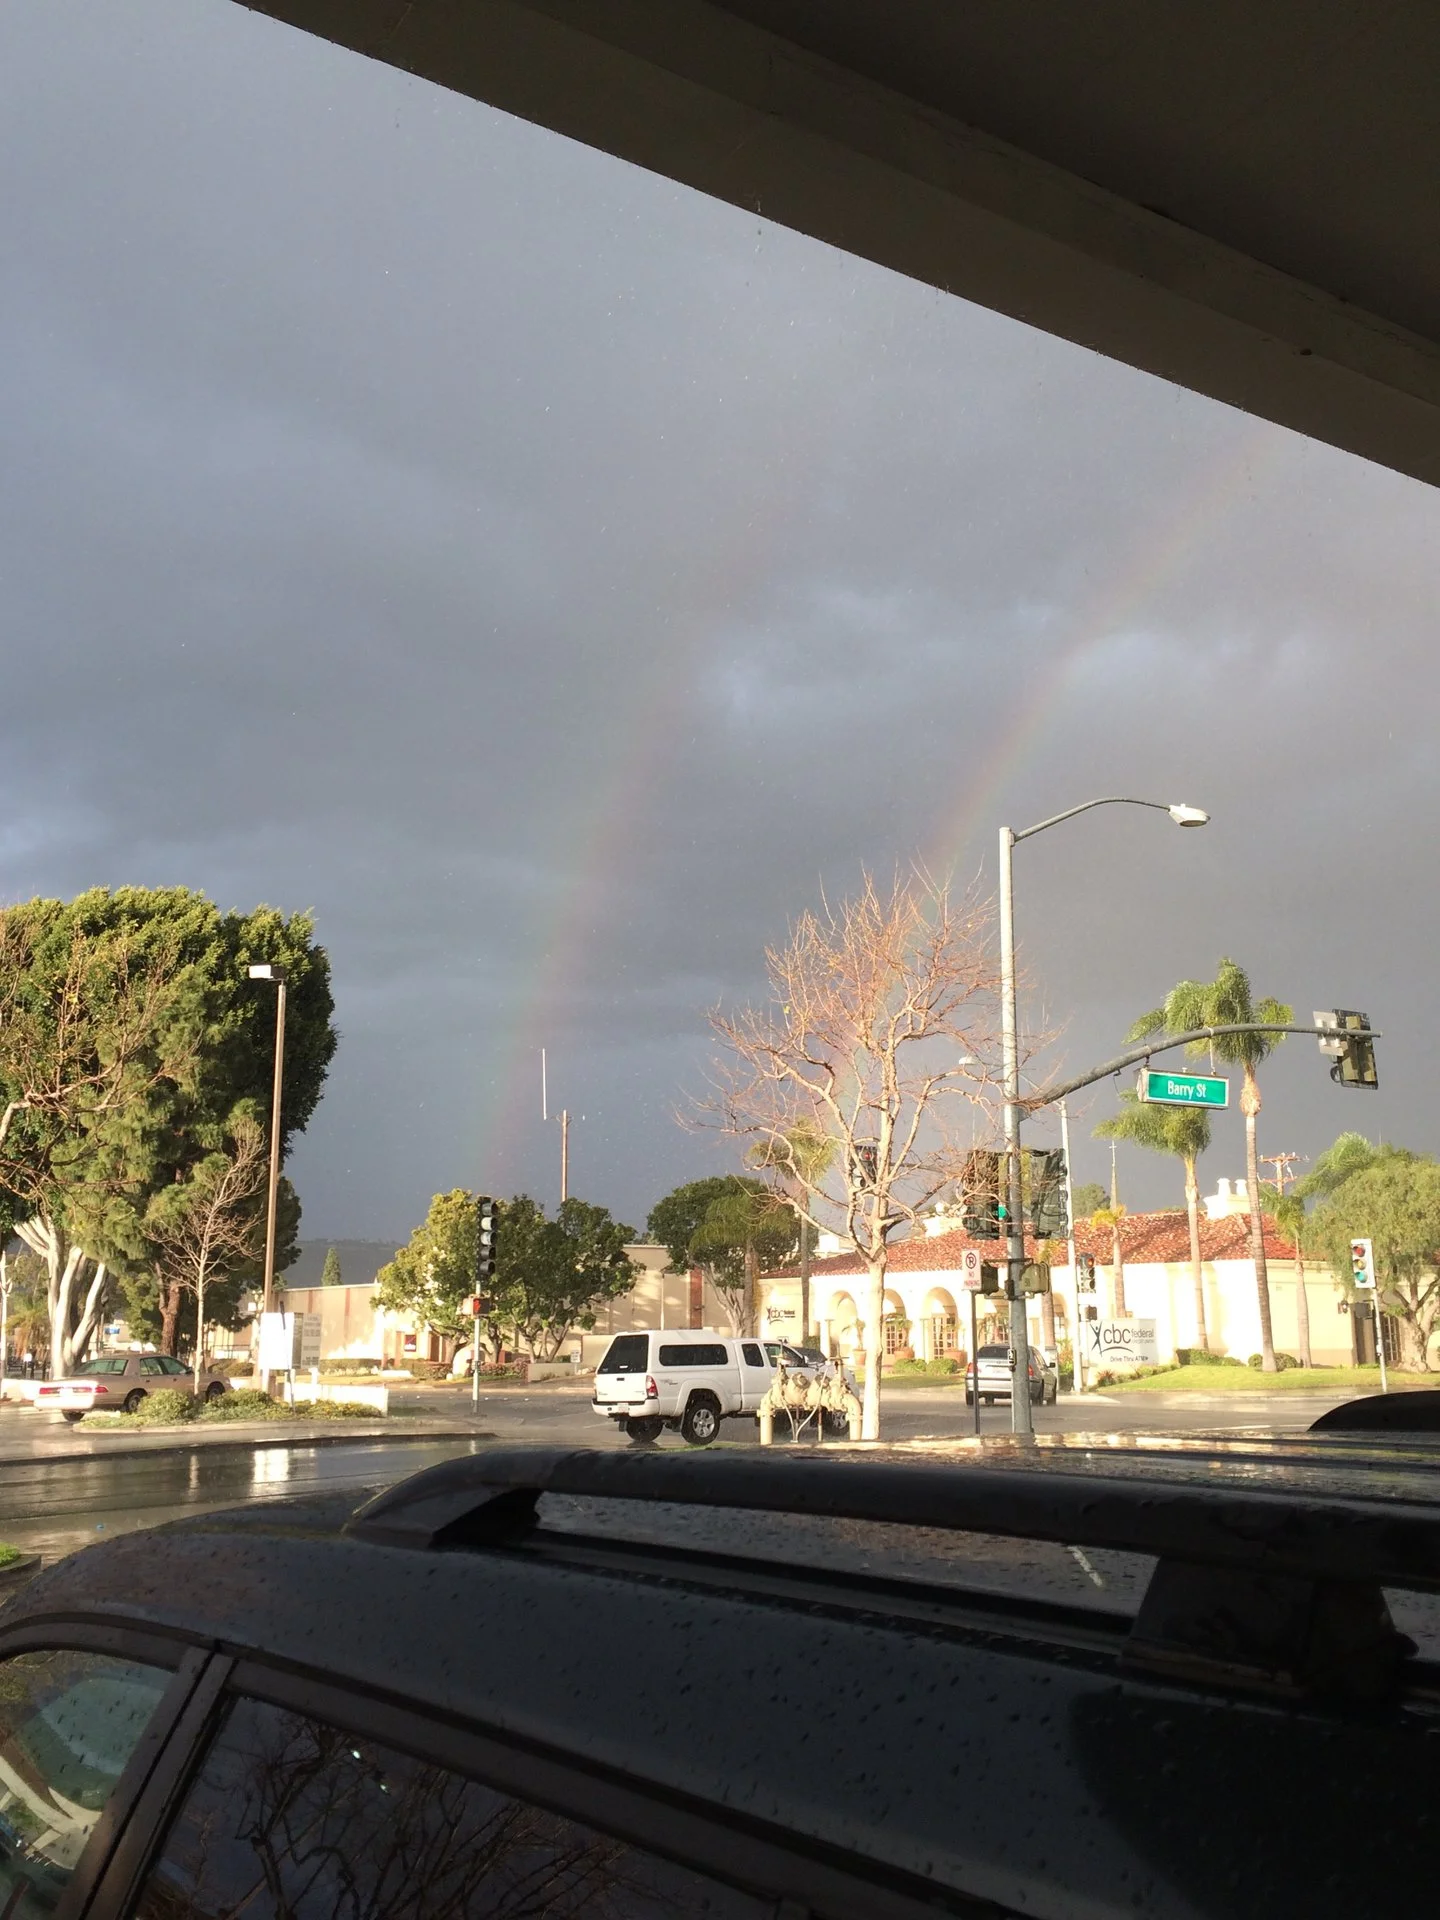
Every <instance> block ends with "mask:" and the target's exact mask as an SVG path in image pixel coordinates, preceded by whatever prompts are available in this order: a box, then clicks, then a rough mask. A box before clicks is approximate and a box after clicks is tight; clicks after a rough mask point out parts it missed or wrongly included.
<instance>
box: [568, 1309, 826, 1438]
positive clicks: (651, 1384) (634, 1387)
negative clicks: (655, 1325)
mask: <svg viewBox="0 0 1440 1920" xmlns="http://www.w3.org/2000/svg"><path fill="white" fill-rule="evenodd" d="M767 1349H773V1350H774V1352H775V1353H776V1354H778V1355H779V1356H780V1357H782V1358H784V1359H785V1362H786V1364H787V1365H792V1364H793V1365H797V1366H798V1365H803V1364H804V1363H803V1362H802V1361H801V1359H800V1356H799V1355H798V1354H792V1351H791V1350H790V1349H789V1348H786V1347H785V1346H783V1345H780V1346H777V1344H776V1343H775V1342H774V1341H768V1342H767V1341H762V1340H756V1339H753V1338H751V1337H750V1336H748V1335H744V1334H731V1333H714V1332H712V1331H710V1330H709V1329H708V1328H699V1329H696V1328H690V1327H668V1328H665V1329H662V1330H660V1331H654V1330H652V1331H651V1332H648V1333H617V1334H616V1335H615V1338H614V1339H613V1340H612V1341H611V1342H610V1345H609V1347H608V1348H607V1350H606V1353H605V1357H604V1359H602V1360H601V1362H600V1364H599V1366H598V1367H597V1368H596V1369H595V1394H594V1398H593V1399H592V1401H591V1403H590V1404H591V1405H592V1407H593V1408H594V1409H595V1412H596V1413H598V1414H600V1415H601V1416H602V1417H603V1418H605V1419H608V1420H614V1421H615V1422H616V1423H617V1425H619V1426H621V1427H623V1428H624V1429H625V1431H626V1432H627V1433H628V1434H629V1435H630V1438H631V1439H632V1440H637V1441H647V1440H657V1439H658V1438H659V1437H660V1434H661V1433H662V1432H663V1431H664V1429H665V1428H666V1427H672V1428H676V1427H678V1429H679V1430H680V1433H681V1434H682V1435H683V1437H684V1438H685V1439H686V1440H687V1441H688V1442H689V1443H690V1445H691V1446H692V1447H705V1446H708V1445H709V1444H710V1442H711V1441H712V1440H714V1439H716V1438H717V1437H718V1435H719V1432H720V1422H721V1421H722V1420H732V1419H736V1418H740V1417H744V1418H751V1417H753V1416H754V1415H755V1414H756V1413H758V1412H759V1409H760V1402H761V1401H762V1400H763V1399H764V1397H765V1394H766V1391H767V1390H768V1388H769V1386H770V1382H771V1380H772V1379H773V1378H774V1374H775V1359H774V1358H772V1354H771V1352H770V1351H767Z"/></svg>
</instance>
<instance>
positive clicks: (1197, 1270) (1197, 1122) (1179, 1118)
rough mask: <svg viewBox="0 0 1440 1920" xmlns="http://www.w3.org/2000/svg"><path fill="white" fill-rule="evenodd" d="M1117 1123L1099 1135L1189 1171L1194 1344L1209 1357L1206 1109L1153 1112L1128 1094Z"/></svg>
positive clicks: (1187, 1191)
mask: <svg viewBox="0 0 1440 1920" xmlns="http://www.w3.org/2000/svg"><path fill="white" fill-rule="evenodd" d="M1120 1098H1121V1100H1122V1101H1123V1102H1124V1105H1123V1107H1122V1109H1121V1111H1120V1112H1119V1113H1117V1114H1116V1115H1115V1117H1114V1119H1113V1120H1104V1121H1102V1122H1101V1123H1100V1125H1099V1126H1098V1127H1096V1129H1095V1132H1096V1133H1097V1134H1098V1135H1099V1136H1100V1138H1101V1139H1105V1140H1132V1141H1133V1142H1134V1143H1135V1145H1136V1146H1137V1147H1148V1148H1149V1149H1150V1150H1151V1152H1152V1153H1172V1154H1174V1155H1175V1157H1176V1159H1178V1160H1179V1161H1180V1162H1181V1163H1182V1164H1183V1166H1184V1168H1185V1212H1186V1215H1187V1217H1188V1219H1189V1222H1190V1278H1191V1283H1192V1285H1193V1286H1194V1289H1195V1333H1196V1343H1197V1345H1198V1346H1199V1347H1200V1349H1201V1351H1202V1352H1203V1353H1208V1352H1209V1351H1210V1337H1209V1334H1208V1333H1207V1331H1206V1327H1205V1272H1204V1265H1203V1262H1202V1261H1201V1258H1200V1182H1199V1178H1198V1177H1197V1175H1196V1172H1195V1166H1196V1162H1197V1161H1198V1160H1199V1158H1200V1156H1201V1154H1202V1153H1204V1151H1205V1149H1206V1148H1207V1147H1208V1146H1209V1144H1210V1116H1209V1114H1208V1113H1206V1112H1205V1110H1204V1108H1203V1107H1159V1106H1156V1107H1152V1106H1147V1105H1146V1104H1145V1102H1144V1101H1142V1100H1139V1099H1137V1097H1136V1096H1135V1095H1134V1094H1133V1093H1130V1092H1128V1091H1127V1092H1125V1093H1122V1094H1121V1096H1120Z"/></svg>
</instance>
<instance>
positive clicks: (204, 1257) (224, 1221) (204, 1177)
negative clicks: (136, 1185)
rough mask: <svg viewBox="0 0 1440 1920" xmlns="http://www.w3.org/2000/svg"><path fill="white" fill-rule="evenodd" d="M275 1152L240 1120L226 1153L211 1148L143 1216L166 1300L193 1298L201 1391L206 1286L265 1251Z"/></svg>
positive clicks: (253, 1128)
mask: <svg viewBox="0 0 1440 1920" xmlns="http://www.w3.org/2000/svg"><path fill="white" fill-rule="evenodd" d="M268 1172H269V1156H268V1152H267V1148H266V1141H265V1135H264V1133H263V1132H262V1130H261V1129H260V1127H259V1126H257V1125H256V1123H255V1122H254V1121H253V1120H251V1119H248V1118H243V1119H240V1120H237V1121H236V1123H235V1126H234V1128H233V1130H232V1132H231V1137H230V1142H229V1148H228V1151H225V1152H222V1153H211V1154H207V1155H206V1156H205V1158H204V1159H203V1160H202V1161H200V1163H199V1164H198V1165H197V1166H196V1167H195V1169H194V1171H193V1172H192V1173H191V1175H190V1177H189V1178H188V1179H187V1180H185V1181H184V1182H181V1183H178V1184H176V1185H175V1186H173V1187H169V1188H167V1189H166V1190H165V1191H163V1192H162V1193H159V1194H157V1195H156V1197H155V1199H154V1200H153V1201H152V1202H151V1203H150V1206H149V1208H148V1209H147V1212H146V1216H145V1233H146V1238H147V1239H148V1241H149V1243H150V1249H151V1263H152V1265H153V1267H154V1270H155V1276H156V1279H157V1280H158V1281H159V1283H160V1293H161V1298H162V1300H171V1299H173V1300H174V1301H175V1303H176V1308H177V1309H178V1304H179V1301H180V1300H181V1299H182V1298H183V1297H184V1296H185V1295H186V1294H193V1295H194V1298H195V1391H196V1393H197V1394H198V1393H199V1391H200V1371H201V1349H202V1347H203V1345H204V1336H205V1284H206V1282H207V1281H208V1280H223V1279H227V1278H228V1277H229V1276H230V1275H231V1274H232V1273H235V1272H236V1271H237V1270H239V1269H241V1268H244V1267H248V1266H252V1265H253V1264H254V1263H255V1261H257V1260H259V1259H261V1258H262V1257H263V1247H264V1235H265V1215H264V1211H263V1209H262V1208H261V1207H260V1206H259V1205H258V1201H259V1197H260V1195H261V1194H262V1193H263V1192H264V1191H265V1187H266V1182H267V1178H268Z"/></svg>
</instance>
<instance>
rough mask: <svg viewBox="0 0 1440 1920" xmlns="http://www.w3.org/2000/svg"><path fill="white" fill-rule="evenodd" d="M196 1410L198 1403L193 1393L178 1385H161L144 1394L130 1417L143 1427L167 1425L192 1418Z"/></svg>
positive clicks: (197, 1410) (197, 1409)
mask: <svg viewBox="0 0 1440 1920" xmlns="http://www.w3.org/2000/svg"><path fill="white" fill-rule="evenodd" d="M198 1412H199V1404H198V1402H197V1401H196V1399H195V1397H194V1395H193V1394H189V1393H185V1392H183V1391H182V1390H181V1389H180V1388H179V1387H161V1388H159V1389H158V1390H157V1391H156V1392H154V1393H147V1394H146V1396H145V1398H144V1399H143V1400H142V1401H141V1402H140V1405H139V1406H138V1407H137V1408H136V1409H135V1412H134V1413H133V1414H132V1415H131V1418H132V1419H133V1420H136V1421H138V1422H139V1423H140V1425H141V1426H145V1427H169V1426H174V1425H175V1424H176V1422H177V1421H180V1420H193V1419H194V1418H195V1415H196V1414H197V1413H198Z"/></svg>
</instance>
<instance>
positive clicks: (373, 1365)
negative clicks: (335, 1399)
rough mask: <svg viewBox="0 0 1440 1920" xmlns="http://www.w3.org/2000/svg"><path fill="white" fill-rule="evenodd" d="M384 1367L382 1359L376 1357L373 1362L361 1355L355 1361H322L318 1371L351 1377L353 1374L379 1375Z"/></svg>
mask: <svg viewBox="0 0 1440 1920" xmlns="http://www.w3.org/2000/svg"><path fill="white" fill-rule="evenodd" d="M384 1365H385V1362H384V1361H383V1360H382V1359H380V1358H379V1356H378V1355H377V1356H376V1357H375V1358H374V1359H373V1360H371V1359H368V1358H366V1357H365V1356H364V1355H362V1356H361V1357H360V1358H359V1359H358V1360H357V1359H350V1360H322V1361H321V1362H320V1371H321V1373H334V1374H342V1375H343V1374H352V1375H353V1374H362V1373H379V1372H380V1371H381V1370H382V1369H383V1367H384Z"/></svg>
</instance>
